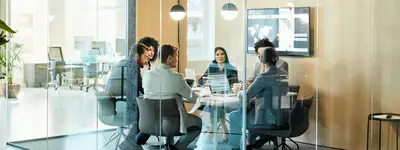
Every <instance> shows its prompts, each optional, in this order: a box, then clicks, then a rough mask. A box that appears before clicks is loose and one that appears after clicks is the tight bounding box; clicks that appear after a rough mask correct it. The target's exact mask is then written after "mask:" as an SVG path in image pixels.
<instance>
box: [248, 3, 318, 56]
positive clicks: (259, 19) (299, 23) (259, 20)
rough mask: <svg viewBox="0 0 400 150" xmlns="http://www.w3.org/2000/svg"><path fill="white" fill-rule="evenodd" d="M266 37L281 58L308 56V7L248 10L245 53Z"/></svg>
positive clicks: (249, 51) (252, 50)
mask: <svg viewBox="0 0 400 150" xmlns="http://www.w3.org/2000/svg"><path fill="white" fill-rule="evenodd" d="M263 38H268V39H269V40H270V41H271V42H272V43H273V44H274V46H275V49H276V51H277V52H278V54H279V55H281V56H310V55H311V50H310V39H311V38H310V7H295V8H263V9H248V10H247V53H249V54H255V53H256V51H255V49H254V44H255V43H256V42H257V41H258V40H260V39H263Z"/></svg>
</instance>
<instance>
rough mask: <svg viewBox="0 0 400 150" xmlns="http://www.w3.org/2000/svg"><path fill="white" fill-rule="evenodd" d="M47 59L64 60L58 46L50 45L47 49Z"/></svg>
mask: <svg viewBox="0 0 400 150" xmlns="http://www.w3.org/2000/svg"><path fill="white" fill-rule="evenodd" d="M47 55H48V57H49V61H64V56H63V53H62V49H61V47H60V46H50V47H49V48H48V50H47Z"/></svg>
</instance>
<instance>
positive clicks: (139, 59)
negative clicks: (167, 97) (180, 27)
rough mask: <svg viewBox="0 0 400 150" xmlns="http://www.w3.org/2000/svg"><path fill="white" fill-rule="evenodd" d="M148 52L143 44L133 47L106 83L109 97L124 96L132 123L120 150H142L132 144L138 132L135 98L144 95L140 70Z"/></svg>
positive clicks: (114, 68)
mask: <svg viewBox="0 0 400 150" xmlns="http://www.w3.org/2000/svg"><path fill="white" fill-rule="evenodd" d="M149 50H150V49H149V48H148V47H147V46H146V45H144V44H140V43H139V44H135V45H133V46H132V48H131V49H130V50H129V54H128V55H129V57H128V58H126V59H123V60H121V61H120V62H118V64H117V65H116V66H114V67H113V69H112V72H111V76H110V78H109V79H108V82H107V86H106V91H108V92H109V93H110V95H111V96H123V95H126V97H127V100H126V103H127V114H128V115H127V116H128V118H127V119H128V120H129V121H132V125H131V128H130V130H129V133H128V138H127V139H125V140H124V141H123V142H122V143H121V144H120V145H119V148H120V149H121V150H130V149H137V150H140V149H142V147H141V146H139V145H136V143H134V142H133V141H135V136H136V134H137V132H138V130H137V126H138V117H139V116H138V108H137V104H136V97H138V96H139V95H141V94H144V90H143V87H142V78H141V75H140V68H143V67H144V65H146V64H148V62H149V56H148V53H149ZM122 74H123V75H124V79H122ZM122 83H124V87H123V89H121V85H122ZM121 94H122V95H121Z"/></svg>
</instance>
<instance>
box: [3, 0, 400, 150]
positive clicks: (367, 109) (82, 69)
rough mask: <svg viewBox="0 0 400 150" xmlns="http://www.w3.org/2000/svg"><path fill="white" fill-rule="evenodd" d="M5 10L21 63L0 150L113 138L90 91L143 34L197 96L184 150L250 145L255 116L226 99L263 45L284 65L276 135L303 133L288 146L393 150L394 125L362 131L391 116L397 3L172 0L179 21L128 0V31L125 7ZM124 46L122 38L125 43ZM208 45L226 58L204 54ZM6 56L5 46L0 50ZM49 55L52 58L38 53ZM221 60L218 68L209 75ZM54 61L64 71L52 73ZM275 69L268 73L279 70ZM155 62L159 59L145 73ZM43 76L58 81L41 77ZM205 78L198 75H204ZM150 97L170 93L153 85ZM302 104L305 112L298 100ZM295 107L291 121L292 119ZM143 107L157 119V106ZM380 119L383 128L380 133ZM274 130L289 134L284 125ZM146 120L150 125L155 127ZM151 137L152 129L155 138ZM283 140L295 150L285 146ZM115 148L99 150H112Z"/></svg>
mask: <svg viewBox="0 0 400 150" xmlns="http://www.w3.org/2000/svg"><path fill="white" fill-rule="evenodd" d="M7 2H8V3H7V4H8V5H7V6H8V8H10V9H9V12H8V15H7V17H6V18H7V22H8V23H9V24H10V25H11V27H12V28H13V29H16V30H17V31H18V33H17V34H15V35H14V38H13V40H12V41H11V42H14V43H20V44H23V47H22V54H21V55H20V56H21V57H22V61H21V62H19V63H15V64H16V66H19V67H20V68H21V69H20V70H18V69H14V70H13V71H12V72H8V74H12V75H13V81H14V82H13V83H19V84H20V86H21V89H20V92H19V95H18V96H17V97H18V98H17V99H16V98H9V99H6V100H7V117H8V118H7V124H8V129H7V131H8V142H9V143H10V145H12V144H16V145H18V146H22V147H26V148H29V149H101V148H102V146H103V145H104V144H105V143H106V142H107V141H108V140H109V138H110V137H115V136H112V135H113V133H114V132H115V131H116V130H115V128H116V126H107V125H104V123H103V122H102V121H100V120H99V119H98V118H99V117H100V113H99V110H100V109H99V107H98V105H99V104H100V103H98V101H97V98H96V95H98V94H99V93H100V92H102V91H104V90H105V88H104V86H101V85H104V84H107V79H108V77H107V76H108V75H107V73H108V74H109V73H110V72H109V71H110V70H111V69H112V67H110V66H114V65H115V64H116V63H117V62H118V61H119V60H121V59H123V58H125V56H126V55H125V54H126V53H125V52H126V51H127V46H128V44H127V42H126V41H125V40H124V39H126V37H127V36H128V37H129V35H131V36H133V35H135V36H136V37H137V39H138V38H141V37H144V36H151V37H154V38H156V39H157V40H158V41H159V42H160V44H161V45H162V44H171V45H174V46H177V47H178V48H179V64H178V65H177V66H176V68H174V69H172V70H173V71H177V72H179V73H182V74H183V75H184V77H185V79H186V82H187V83H190V84H191V81H192V80H187V79H194V86H195V87H194V88H193V89H192V90H193V91H194V92H196V93H198V94H199V95H200V96H201V97H200V98H199V99H198V100H199V102H200V103H198V104H199V105H200V107H199V108H197V105H194V104H190V103H184V106H185V109H186V110H187V111H191V110H195V111H194V113H193V115H194V116H197V117H199V118H200V119H201V124H202V126H201V127H202V129H201V133H200V135H199V137H198V138H196V139H195V140H194V142H192V143H191V144H190V145H189V147H191V148H193V147H197V149H230V148H232V146H240V144H242V146H243V145H244V144H245V143H247V142H246V141H245V140H243V139H240V137H241V136H243V135H247V137H248V139H251V138H252V137H251V136H249V134H248V133H251V131H250V130H247V131H245V130H242V127H243V123H245V124H246V125H248V124H247V123H248V122H249V121H250V122H251V121H253V120H251V119H254V117H253V116H251V115H247V114H246V115H241V112H240V111H242V112H246V111H248V109H246V108H247V107H246V106H247V104H249V103H248V102H244V101H241V99H240V97H239V96H237V94H238V93H240V92H238V91H241V92H243V93H246V92H248V90H249V89H248V88H243V90H237V91H236V87H243V84H235V82H238V83H246V81H247V80H248V79H249V78H250V77H251V75H252V74H253V71H254V70H257V68H258V69H259V72H265V70H264V69H263V67H259V66H256V64H257V63H260V62H261V61H260V59H261V58H263V57H258V56H259V55H258V54H257V50H256V49H254V45H255V44H256V42H257V41H258V40H260V39H262V38H265V37H267V38H269V39H270V41H271V42H272V44H273V45H274V47H275V49H276V50H277V51H278V54H279V58H280V59H281V60H283V61H285V62H287V64H288V69H287V71H288V76H287V78H288V79H286V80H283V81H282V82H283V83H285V82H286V81H288V82H287V83H288V85H289V87H290V88H289V91H287V92H285V94H286V95H282V96H283V97H285V96H286V97H289V98H281V100H280V101H278V102H280V106H279V107H278V109H279V110H280V111H279V112H282V113H279V114H280V115H281V116H279V117H276V118H279V119H281V120H279V121H280V122H282V123H283V124H282V125H283V127H284V128H283V129H282V130H287V129H293V130H301V129H299V128H297V127H307V128H304V130H301V131H302V132H297V133H298V134H296V135H293V138H292V140H293V141H296V142H297V143H298V144H299V146H300V148H301V149H315V147H318V149H323V148H326V147H331V148H329V149H366V147H367V146H368V147H369V149H378V147H379V148H381V149H396V145H397V143H398V139H396V138H397V136H398V135H399V134H398V133H397V130H398V126H397V124H395V123H391V122H393V121H397V120H396V119H397V116H396V115H395V114H394V115H392V118H390V117H388V116H387V115H386V114H378V116H374V117H373V116H371V117H369V119H370V121H369V122H368V115H369V114H372V113H399V111H398V107H399V106H400V104H399V102H398V100H397V99H398V96H397V95H398V94H397V88H396V85H397V83H398V82H399V81H398V79H397V78H396V77H397V76H396V75H398V72H399V71H398V69H397V67H396V65H397V64H398V63H397V62H398V60H399V59H398V56H399V54H398V51H397V50H398V48H399V45H398V42H397V41H396V40H397V38H396V35H398V34H397V33H399V28H398V27H399V23H400V22H399V21H398V19H397V18H396V15H397V14H398V13H399V12H398V10H400V9H399V8H398V7H399V6H400V5H399V4H398V2H397V1H384V2H381V1H379V3H378V1H377V0H354V1H351V2H349V1H344V0H336V1H321V0H296V1H294V0H274V1H264V0H252V1H243V0H231V1H220V0H219V1H213V0H188V1H179V3H180V4H181V5H182V6H183V7H184V8H185V12H186V16H185V17H184V18H183V20H181V21H179V22H178V21H175V20H173V19H172V18H171V17H170V13H169V11H170V10H171V8H172V6H173V5H176V4H178V1H149V0H137V1H136V2H137V3H136V4H137V6H130V5H129V8H132V10H135V12H134V13H129V14H136V16H135V17H132V18H134V19H133V20H136V21H137V22H135V23H132V22H129V21H128V23H127V19H126V18H130V17H127V16H126V14H128V13H127V11H126V7H127V5H126V3H127V1H117V0H115V1H109V0H85V1H79V0H68V1H67V0H65V1H54V0H32V1H29V2H28V1H21V0H13V1H7ZM228 2H231V3H233V4H234V5H235V6H236V8H237V10H238V11H237V16H236V17H234V18H229V14H231V15H232V14H234V13H228V16H225V17H223V16H222V15H223V14H225V13H226V12H224V13H222V12H221V11H222V8H223V6H224V5H225V4H226V3H228ZM229 6H231V5H229ZM133 8H136V9H133ZM230 8H232V7H230ZM129 10H131V9H129ZM129 16H130V15H129ZM132 18H131V19H132ZM127 24H128V25H129V27H131V26H132V25H137V27H134V28H135V29H136V30H135V32H133V31H132V30H129V31H132V32H130V33H129V34H127V31H128V30H127V28H128V27H127V26H126V25H127ZM135 41H137V40H136V39H135V38H133V40H132V41H129V42H130V43H134V42H135ZM129 45H131V44H129ZM49 47H52V48H51V49H49ZM121 47H123V48H121ZM216 47H222V48H223V49H225V51H221V49H222V48H217V50H215V48H216ZM261 47H265V46H261ZM267 47H269V46H267ZM15 50H16V49H15V47H14V48H11V47H8V49H7V52H15ZM49 50H51V52H55V53H51V54H50V55H49V53H48V52H49ZM60 50H61V52H62V58H61V55H60V54H61V53H59V52H60ZM221 54H224V55H223V56H222V55H221ZM293 55H295V56H293ZM307 55H309V56H307ZM49 56H50V58H52V59H49ZM228 57H229V64H227V63H221V64H223V65H218V62H226V61H222V60H228V59H227V58H228ZM8 58H10V56H9V57H8ZM53 59H58V61H56V60H53ZM59 59H62V60H64V61H63V62H65V64H63V63H62V61H61V64H60V61H59ZM171 59H172V58H171ZM214 59H215V62H216V63H214V64H213V60H214ZM7 61H8V62H10V59H8V60H7ZM283 61H280V62H279V63H277V65H279V66H281V65H282V64H285V63H282V62H283ZM57 62H58V63H57ZM160 63H161V62H160V59H158V60H157V61H155V62H154V63H152V68H153V69H154V68H156V67H157V66H158V64H160ZM60 66H62V67H60ZM221 66H224V67H221ZM261 66H262V65H261ZM220 67H221V70H220V69H219V68H220ZM267 68H268V67H267ZM207 70H208V71H207ZM269 71H270V70H268V72H269ZM142 72H143V73H145V72H148V70H147V69H143V70H142ZM236 72H237V73H236ZM50 73H51V74H50ZM53 73H56V74H57V73H61V74H62V75H61V76H60V75H58V76H57V75H56V76H55V77H53V78H52V75H53ZM205 73H208V74H207V75H206V76H204V74H205ZM236 74H237V75H236ZM225 75H227V76H226V78H225ZM59 77H61V79H60V78H59ZM235 77H236V79H235ZM52 79H54V80H52ZM200 79H201V80H200ZM215 80H216V81H217V82H214V81H215ZM236 80H237V81H236ZM2 81H3V82H2V83H5V82H7V81H6V80H4V79H2ZM52 81H54V82H52ZM94 81H97V82H96V83H95V82H94ZM225 81H226V82H225ZM230 81H232V82H230ZM241 81H242V82H241ZM279 81H281V80H279ZM49 82H52V83H60V82H62V84H61V85H60V86H58V87H57V90H56V89H55V87H54V86H49V87H47V88H45V86H46V85H47V84H48V83H49ZM94 83H95V84H96V86H95V87H96V90H95V89H94V88H93V87H90V88H88V90H87V91H86V87H87V85H90V84H94ZM146 83H147V82H146ZM160 83H161V81H160ZM221 84H222V85H221ZM253 84H254V83H253ZM70 85H71V86H70ZM81 85H83V86H82V88H81ZM198 85H200V86H198ZM283 85H284V84H283ZM252 86H253V85H252ZM298 87H300V88H299V89H298ZM151 88H152V90H155V89H157V88H158V89H163V88H166V89H168V90H170V89H173V88H172V87H163V85H162V84H159V85H158V86H157V85H156V86H154V87H153V86H152V87H151ZM249 88H252V87H251V86H250V87H249ZM238 89H240V88H238ZM8 90H9V91H12V90H10V89H8ZM224 92H228V93H224ZM229 92H230V93H229ZM232 93H233V94H232ZM282 93H283V92H282ZM310 97H312V105H311V107H309V106H308V105H309V104H310V103H309V102H307V100H308V99H309V98H310ZM122 98H123V97H122ZM153 98H154V97H153ZM154 99H156V100H165V99H164V98H154ZM247 99H248V100H250V98H249V97H247ZM258 100H259V99H258ZM292 100H293V101H292ZM155 102H160V101H155ZM155 104H159V103H155ZM126 106H127V105H126V103H125V102H123V101H118V102H117V104H116V108H117V110H118V109H119V110H122V109H123V108H126ZM158 106H160V105H158ZM195 106H196V107H195ZM243 106H245V107H243ZM177 107H180V106H179V105H177ZM193 107H194V108H195V109H193ZM297 107H300V108H301V109H302V111H298V112H297V113H291V112H292V110H294V109H295V108H297ZM2 108H3V107H2ZM140 108H143V107H140ZM140 108H139V109H140ZM154 108H158V111H159V112H163V111H164V110H163V109H162V107H161V108H159V107H157V106H154ZM236 111H239V113H237V112H236ZM235 112H236V113H235ZM249 112H251V111H250V110H249ZM164 114H165V113H164ZM287 114H291V115H287ZM142 115H143V114H142ZM175 115H176V114H175ZM285 116H286V117H285ZM293 116H296V117H293ZM167 117H169V116H167ZM387 117H388V118H387ZM288 118H289V119H288ZM294 119H303V120H302V121H299V120H294ZM372 119H374V120H372ZM379 119H381V121H382V120H384V121H390V122H389V123H388V122H382V124H379V123H380V122H379ZM285 120H288V122H286V123H288V124H289V127H287V126H286V127H285V126H284V125H285V124H284V123H285ZM306 120H308V121H306ZM153 121H154V120H153ZM155 121H158V123H160V124H161V122H163V121H164V120H161V119H159V120H155ZM175 121H176V120H175ZM291 121H293V122H291ZM367 122H368V124H367ZM300 123H306V124H305V125H304V126H303V125H299V124H300ZM248 127H250V126H248ZM162 128H164V126H161V125H160V126H158V127H157V128H154V130H155V131H156V130H157V129H162ZM190 131H192V130H190ZM237 131H238V132H237ZM244 131H245V132H244ZM127 132H128V131H127V130H126V133H127ZM179 132H181V131H179ZM182 132H184V131H182ZM246 132H248V133H246ZM155 134H158V132H155ZM159 134H161V133H159ZM171 134H175V133H171ZM268 134H272V133H268ZM274 136H282V135H274ZM238 137H239V138H238ZM238 139H239V140H238ZM380 141H382V142H380ZM286 142H287V144H288V145H289V146H290V147H292V148H295V147H296V145H295V144H292V143H291V141H290V140H289V139H287V140H286ZM160 143H163V141H162V140H161V141H158V140H157V138H155V136H151V137H150V139H149V140H148V142H147V145H145V146H146V147H147V146H149V145H155V144H160ZM278 143H279V144H280V143H281V140H279V141H278ZM115 144H116V143H115V142H113V143H111V144H109V145H107V146H106V147H105V148H104V149H114V146H115ZM272 147H273V145H272V143H266V144H265V145H264V147H263V148H264V149H272Z"/></svg>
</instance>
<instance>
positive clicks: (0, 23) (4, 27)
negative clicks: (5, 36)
mask: <svg viewBox="0 0 400 150" xmlns="http://www.w3.org/2000/svg"><path fill="white" fill-rule="evenodd" d="M0 29H2V30H4V31H7V32H8V33H12V34H14V33H17V32H15V31H14V30H13V29H11V28H10V27H9V26H8V25H7V24H6V23H5V22H4V21H3V20H1V19H0Z"/></svg>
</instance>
